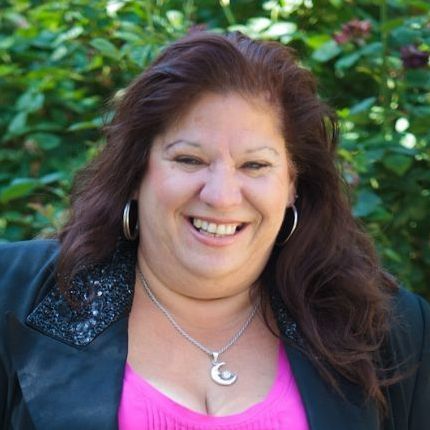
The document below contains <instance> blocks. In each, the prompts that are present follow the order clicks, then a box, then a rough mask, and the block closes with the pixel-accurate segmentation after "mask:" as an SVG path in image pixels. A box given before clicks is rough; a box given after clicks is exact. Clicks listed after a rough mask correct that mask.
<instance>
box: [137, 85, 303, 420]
mask: <svg viewBox="0 0 430 430" xmlns="http://www.w3.org/2000/svg"><path fill="white" fill-rule="evenodd" d="M294 195H295V187H294V169H293V167H292V163H291V162H290V160H289V157H288V154H287V150H286V144H285V140H284V138H283V135H282V133H281V127H280V123H279V115H278V114H277V112H276V110H275V109H274V108H273V107H272V106H271V105H269V104H268V103H267V102H266V101H265V100H264V99H263V98H253V99H249V98H247V99H245V98H243V97H242V96H240V95H238V94H235V93H229V94H224V95H219V94H212V93H207V94H204V95H202V96H201V97H200V98H199V100H198V101H197V102H196V103H194V105H192V106H191V107H190V109H189V110H188V112H186V113H185V114H184V115H183V116H182V118H181V119H180V120H179V121H177V123H176V124H175V125H173V126H171V127H170V128H168V129H167V130H166V132H165V133H163V134H162V135H160V136H158V137H157V138H156V139H155V141H154V143H153V147H152V149H151V153H150V158H149V165H148V171H147V173H146V175H145V177H144V179H143V181H142V183H141V185H140V187H139V189H138V190H137V192H136V194H135V198H136V199H137V200H138V206H139V248H138V264H139V267H140V268H141V270H142V272H143V273H144V274H145V277H146V279H147V281H148V283H149V285H150V286H151V289H152V291H153V292H154V293H155V295H156V296H157V297H158V299H159V300H160V301H161V302H162V303H163V304H164V305H165V306H166V307H167V309H169V311H170V312H171V313H172V314H173V315H174V316H175V319H176V320H177V321H178V323H179V324H180V325H181V326H182V327H183V328H184V329H185V330H186V331H187V332H188V333H190V334H191V335H192V336H193V337H195V338H196V339H198V340H199V341H200V342H202V343H203V344H205V345H207V346H208V347H210V348H212V349H213V350H216V349H219V348H220V347H222V346H223V345H225V344H226V342H227V341H228V340H229V339H230V338H231V337H232V336H233V335H234V334H235V333H236V332H237V330H238V329H239V328H240V327H241V326H242V325H243V322H244V321H245V319H246V318H247V315H249V312H250V310H251V308H252V303H251V302H250V295H249V291H250V288H251V287H252V286H253V285H254V284H255V283H256V282H258V278H259V275H260V273H261V271H262V270H263V268H264V266H265V264H266V263H267V260H268V258H269V256H270V253H271V250H272V248H273V246H274V242H275V239H276V236H277V234H278V231H279V229H280V226H281V224H282V220H283V217H284V213H285V210H286V208H287V207H288V206H290V205H291V204H292V203H293V200H294ZM192 218H199V219H203V220H206V221H208V222H214V223H216V224H240V226H241V228H240V231H236V233H235V234H234V235H231V236H222V237H216V236H214V235H208V234H206V233H204V232H201V231H198V230H197V229H196V228H194V227H193V225H192V222H191V219H192ZM166 351H169V353H168V354H166ZM277 353H278V340H277V339H276V338H275V337H274V336H273V335H272V334H271V333H270V332H269V331H268V329H267V327H266V326H265V325H264V323H263V321H262V320H261V318H259V317H257V318H255V319H254V321H253V322H252V323H251V325H250V326H249V328H248V329H247V331H246V333H245V334H244V336H242V337H241V338H240V340H239V341H238V342H237V343H236V344H235V345H234V346H233V347H232V348H231V349H229V350H228V351H227V352H226V353H225V354H223V355H222V357H221V358H222V360H223V361H227V362H228V363H229V364H230V363H231V364H230V365H229V367H230V368H231V369H232V370H234V369H233V368H234V367H235V365H236V367H239V366H240V378H239V380H238V382H237V383H236V384H234V385H233V386H231V387H228V388H226V387H220V386H217V385H216V384H214V382H213V381H211V380H210V378H209V376H208V366H209V358H208V356H207V355H205V354H204V353H203V352H201V351H200V350H199V349H197V348H196V347H195V346H193V345H191V344H190V343H189V342H187V341H186V340H185V339H184V338H183V337H182V336H180V335H179V334H178V333H177V332H176V330H175V329H174V328H173V327H172V326H171V325H170V323H169V322H168V321H167V319H166V317H165V316H164V315H163V314H162V313H161V312H160V310H159V309H157V308H156V307H155V306H154V304H153V303H152V302H151V301H150V300H149V299H148V297H147V296H146V293H145V292H144V291H143V289H142V286H141V285H140V282H139V281H138V278H137V281H136V289H135V296H134V301H133V306H132V311H131V315H130V325H129V356H128V362H129V363H130V364H131V365H132V367H133V369H134V370H135V371H136V372H137V373H139V374H140V375H141V376H143V377H145V378H146V379H147V381H149V382H150V383H151V384H152V385H154V386H155V387H156V388H158V389H159V390H160V391H161V392H163V393H164V394H166V395H168V396H169V397H171V398H173V399H174V400H177V401H178V402H179V403H182V404H183V405H185V406H187V407H189V408H191V409H194V410H196V411H199V412H202V413H211V414H215V415H226V414H231V413H235V412H239V411H241V410H243V409H245V408H246V407H248V406H250V405H251V404H253V403H255V402H258V401H260V400H262V399H263V398H264V396H265V395H266V394H267V392H268V390H269V389H270V386H271V384H272V383H273V379H274V376H275V373H276V368H277ZM259 357H260V359H258V358H259ZM228 360H229V361H228ZM257 363H265V364H264V365H261V364H258V365H257ZM190 368H192V369H193V372H192V376H190V375H189V374H190V372H189V371H188V370H189V369H190ZM256 375H257V376H258V378H257V379H256V378H255V376H256ZM256 381H258V383H256ZM238 396H239V398H240V399H241V400H240V401H237V399H238ZM231 398H235V399H236V400H235V402H232V401H230V399H231Z"/></svg>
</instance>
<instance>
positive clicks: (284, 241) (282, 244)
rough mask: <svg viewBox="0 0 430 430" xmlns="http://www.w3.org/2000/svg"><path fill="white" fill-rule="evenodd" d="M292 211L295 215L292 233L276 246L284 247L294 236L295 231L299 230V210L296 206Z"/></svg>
mask: <svg viewBox="0 0 430 430" xmlns="http://www.w3.org/2000/svg"><path fill="white" fill-rule="evenodd" d="M291 209H292V210H293V215H294V220H293V226H292V227H291V231H290V233H289V234H288V236H287V237H286V238H285V239H284V240H283V241H282V242H280V243H276V245H278V246H284V245H285V244H286V243H287V242H288V240H289V239H290V237H291V236H292V235H293V233H294V231H295V230H296V228H297V224H298V223H299V213H298V212H297V208H296V206H295V205H292V206H291Z"/></svg>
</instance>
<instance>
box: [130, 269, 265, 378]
mask: <svg viewBox="0 0 430 430" xmlns="http://www.w3.org/2000/svg"><path fill="white" fill-rule="evenodd" d="M137 273H138V274H139V279H140V282H141V284H142V286H143V288H144V290H145V291H146V293H147V294H148V297H149V298H150V299H151V301H152V302H153V303H154V304H155V306H157V308H158V309H160V311H161V312H163V314H164V315H165V316H166V318H167V319H168V320H169V322H170V323H171V324H172V326H173V327H174V328H175V329H176V331H178V332H179V334H181V335H182V336H183V337H184V338H185V339H187V340H188V341H189V342H191V343H192V344H193V345H195V346H196V347H197V348H199V349H200V350H202V351H203V352H205V353H206V354H208V355H209V357H210V358H211V365H212V367H211V370H210V376H211V379H212V380H213V381H214V382H216V383H217V384H219V385H231V384H234V383H235V382H236V381H237V377H238V375H237V373H234V372H231V371H230V370H223V371H221V370H220V369H221V367H222V366H224V365H225V362H224V361H218V359H219V356H220V355H221V354H223V353H224V352H225V351H227V350H228V349H229V348H230V347H231V346H233V345H234V344H235V343H236V342H237V340H238V339H239V338H240V336H242V334H243V333H244V332H245V330H246V329H247V328H248V326H249V324H250V323H251V321H252V320H253V319H254V317H255V315H256V313H257V310H258V303H257V304H256V305H255V306H254V307H253V308H252V311H251V313H250V314H249V316H248V318H247V320H246V321H245V323H244V324H243V326H242V327H241V328H240V330H239V331H238V332H237V333H236V334H235V335H234V336H233V337H232V338H231V339H230V340H229V341H228V342H227V344H226V345H224V346H223V347H222V348H221V349H220V350H219V351H211V350H210V349H209V348H208V347H206V346H205V345H203V344H202V343H200V342H199V341H198V340H196V339H194V338H193V337H192V336H191V335H190V334H188V333H187V332H186V331H185V330H184V329H183V328H182V327H181V326H180V325H179V324H178V322H177V321H176V320H175V318H174V317H173V315H172V314H171V313H170V312H169V311H168V310H167V309H166V308H165V307H164V306H163V305H162V304H161V303H160V301H159V300H158V299H157V297H155V295H154V293H153V292H152V290H151V289H150V288H149V285H148V282H147V281H146V279H145V277H144V276H143V273H142V272H141V270H140V268H139V267H138V268H137Z"/></svg>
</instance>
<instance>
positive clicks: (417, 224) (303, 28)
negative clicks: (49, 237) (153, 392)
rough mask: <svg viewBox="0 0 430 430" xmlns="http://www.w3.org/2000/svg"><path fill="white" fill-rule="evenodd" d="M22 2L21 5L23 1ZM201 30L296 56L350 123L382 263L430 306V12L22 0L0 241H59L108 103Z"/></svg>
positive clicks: (357, 183) (7, 101)
mask: <svg viewBox="0 0 430 430" xmlns="http://www.w3.org/2000/svg"><path fill="white" fill-rule="evenodd" d="M12 3H13V4H12ZM192 26H205V27H207V28H210V29H214V30H216V31H225V30H226V29H229V30H234V29H237V30H240V31H243V32H244V33H247V34H249V35H251V36H253V37H256V38H262V39H274V40H279V41H281V42H282V43H285V44H288V45H290V46H293V47H294V48H296V49H297V50H298V52H299V54H300V56H301V58H302V59H303V63H304V65H305V67H308V68H310V69H312V71H313V72H314V73H315V74H316V75H317V77H318V79H319V82H320V93H321V95H322V97H323V98H325V99H326V100H327V101H328V102H329V103H330V104H331V105H332V106H334V107H335V108H336V109H337V112H338V115H339V117H340V119H341V124H342V139H341V144H340V148H339V167H340V169H341V170H342V172H343V175H344V178H345V180H346V182H347V183H349V185H350V186H351V190H352V198H353V203H354V214H355V216H356V217H357V218H359V219H360V220H362V221H363V223H364V225H365V227H366V228H367V229H368V231H369V232H370V234H371V235H372V236H373V237H374V238H375V240H376V243H377V247H378V250H379V253H380V255H381V258H382V260H383V263H384V264H385V266H386V267H387V268H388V269H389V270H390V271H391V272H393V273H394V274H396V275H397V276H398V277H399V278H400V279H401V280H402V282H404V283H405V284H406V285H407V286H409V287H410V288H412V289H414V290H417V291H420V292H422V293H424V294H426V295H427V297H430V288H429V286H428V285H427V283H426V278H427V280H428V279H429V273H430V221H429V220H428V217H427V214H428V213H430V199H429V195H430V165H429V164H430V162H429V158H430V145H429V143H428V142H429V137H430V127H429V124H430V104H429V102H430V69H429V66H428V59H429V52H430V4H429V3H428V2H423V1H419V0H391V1H385V0H380V1H379V2H374V1H370V0H369V1H367V0H361V1H343V0H321V1H317V0H314V2H312V0H295V1H289V2H285V1H282V0H279V1H274V0H270V1H263V2H257V1H250V0H248V1H237V2H234V3H233V2H232V4H230V2H229V1H228V0H220V1H219V2H216V1H199V2H193V1H190V0H188V1H185V2H179V1H169V0H165V1H156V2H155V1H137V0H128V1H127V0H110V1H107V0H103V1H102V0H93V1H91V2H87V1H85V0H68V1H66V0H56V1H53V0H45V1H43V2H41V1H36V0H33V1H30V0H26V1H25V0H16V1H14V2H10V3H9V5H8V3H7V2H6V5H5V6H4V7H3V8H2V9H1V10H0V28H1V30H0V58H1V62H0V87H1V96H0V99H1V105H0V130H1V136H2V137H1V147H0V162H1V164H2V171H1V173H0V234H1V236H2V237H3V240H5V241H14V240H20V239H26V238H32V237H34V236H36V235H45V234H49V233H54V232H55V231H56V230H57V229H58V228H59V227H60V226H61V224H62V222H63V221H64V219H65V218H66V216H67V209H66V208H67V206H68V197H67V196H68V193H69V190H70V184H71V180H72V177H73V175H74V174H75V172H76V171H77V169H79V168H80V167H82V166H83V165H84V164H85V163H86V162H87V161H88V160H89V159H90V158H91V157H93V156H94V154H95V153H96V152H97V151H98V149H99V148H100V145H102V143H103V142H102V140H101V138H100V133H99V128H100V126H101V125H102V124H103V123H104V122H105V121H107V120H109V117H110V114H111V112H110V107H109V104H108V103H107V102H108V100H109V98H110V97H111V96H112V95H115V94H116V93H118V92H120V91H121V89H122V88H123V87H124V86H126V85H127V84H128V83H129V82H130V80H131V79H132V78H133V77H134V76H135V75H136V74H137V73H139V72H140V71H141V70H142V69H143V68H144V67H145V66H146V65H147V64H148V62H150V61H151V60H152V59H153V58H154V56H155V55H156V54H157V53H158V52H159V50H160V49H161V48H162V47H163V46H165V45H166V44H167V43H168V42H170V41H171V40H174V39H176V38H178V37H179V36H181V35H183V34H185V33H186V32H187V31H189V29H190V28H191V27H192Z"/></svg>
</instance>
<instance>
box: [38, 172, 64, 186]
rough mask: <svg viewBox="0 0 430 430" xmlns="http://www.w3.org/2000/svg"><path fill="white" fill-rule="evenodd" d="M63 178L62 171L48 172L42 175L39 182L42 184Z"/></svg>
mask: <svg viewBox="0 0 430 430" xmlns="http://www.w3.org/2000/svg"><path fill="white" fill-rule="evenodd" d="M62 179H64V174H63V172H54V173H49V174H48V175H45V176H42V177H41V178H40V182H41V183H42V184H44V185H47V184H52V183H53V182H58V181H61V180H62Z"/></svg>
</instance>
